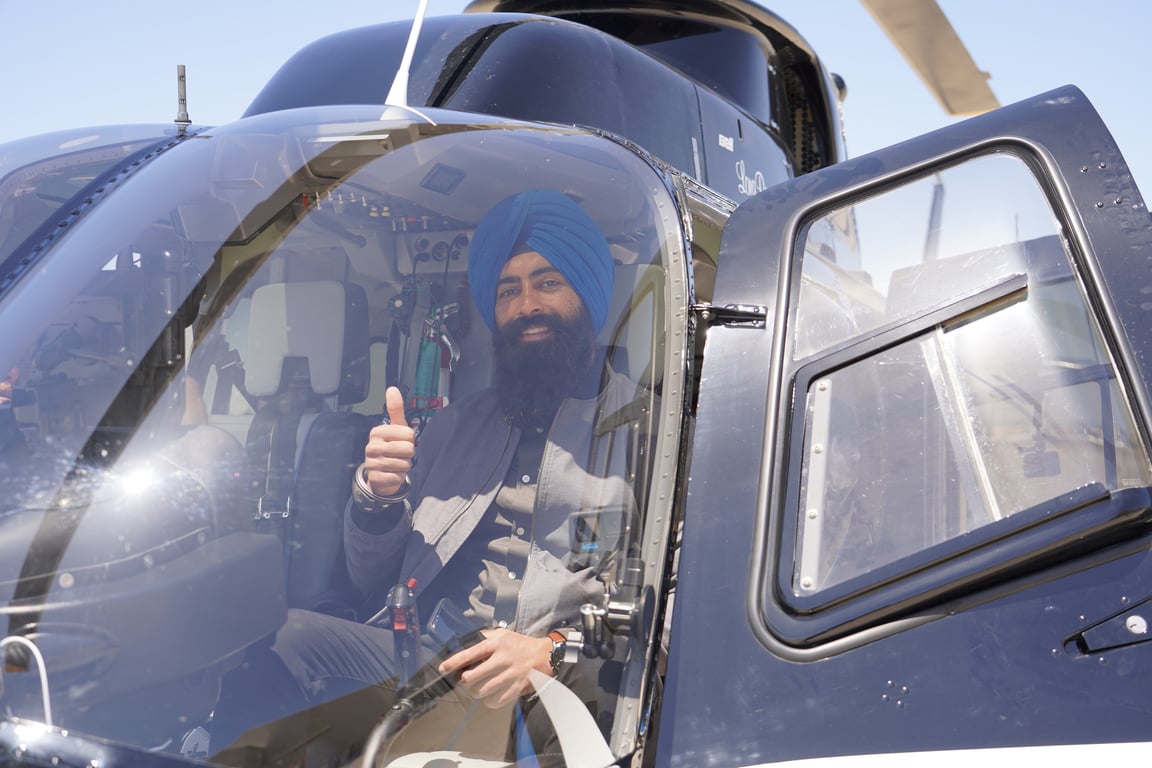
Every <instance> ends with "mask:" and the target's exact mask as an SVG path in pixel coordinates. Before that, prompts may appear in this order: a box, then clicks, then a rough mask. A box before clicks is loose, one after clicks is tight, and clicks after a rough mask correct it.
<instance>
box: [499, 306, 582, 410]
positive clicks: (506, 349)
mask: <svg viewBox="0 0 1152 768" xmlns="http://www.w3.org/2000/svg"><path fill="white" fill-rule="evenodd" d="M541 324H543V325H547V326H548V328H549V329H550V330H551V332H552V337H551V338H550V339H548V340H546V341H536V342H523V341H521V340H520V334H521V332H522V331H523V330H524V328H525V327H527V326H529V325H541ZM492 342H493V346H494V348H495V355H496V376H495V378H496V390H497V393H498V394H499V397H500V403H501V405H502V407H503V409H504V414H505V415H506V416H508V417H510V418H511V419H512V421H513V422H514V423H516V424H518V425H521V426H545V425H547V424H548V423H549V422H550V421H551V420H552V417H553V416H555V415H556V410H557V409H558V408H559V407H560V403H561V401H563V400H564V399H565V398H566V397H570V396H572V395H573V394H574V393H576V392H577V391H578V390H579V389H580V388H581V387H582V386H587V380H588V374H589V372H590V371H591V368H592V363H593V361H594V359H595V354H594V353H595V349H596V347H595V335H594V334H593V333H592V320H591V318H590V317H589V316H588V311H587V310H582V311H581V313H580V316H579V317H577V318H575V319H574V320H568V321H566V320H564V319H562V318H561V317H559V316H558V315H535V316H532V317H525V318H520V319H517V320H513V321H512V322H511V323H509V324H508V325H506V326H505V327H504V328H502V329H501V330H499V331H497V332H496V333H495V334H493V337H492Z"/></svg>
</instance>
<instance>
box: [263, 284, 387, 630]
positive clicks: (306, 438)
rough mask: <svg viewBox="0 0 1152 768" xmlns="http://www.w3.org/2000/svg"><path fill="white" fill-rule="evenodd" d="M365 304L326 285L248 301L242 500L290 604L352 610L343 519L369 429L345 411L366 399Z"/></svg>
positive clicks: (358, 294)
mask: <svg viewBox="0 0 1152 768" xmlns="http://www.w3.org/2000/svg"><path fill="white" fill-rule="evenodd" d="M367 307H368V305H367V300H366V297H365V294H364V291H363V289H362V288H360V287H359V286H357V285H351V284H345V283H341V282H338V281H334V280H316V281H310V282H295V283H272V284H268V285H264V286H261V287H260V288H257V289H256V291H255V292H254V293H253V296H252V305H251V314H250V319H249V328H248V334H249V336H248V345H247V349H248V352H247V359H246V360H245V365H244V384H245V389H246V391H247V393H248V395H249V396H250V397H251V398H253V400H255V401H256V402H257V403H258V406H257V409H256V414H255V416H254V417H253V419H252V423H251V425H250V426H249V429H248V434H247V439H246V445H245V451H246V454H247V460H248V468H249V469H248V471H249V477H248V483H249V485H248V488H249V498H250V501H251V510H252V516H253V519H254V521H255V525H256V528H257V529H258V530H267V531H269V532H274V533H276V534H278V535H279V536H280V537H281V538H282V541H283V545H284V563H285V572H286V578H287V584H286V589H287V598H288V605H289V606H290V607H298V608H306V609H309V610H320V611H324V612H327V613H334V614H340V615H347V614H348V613H349V612H350V610H351V609H350V606H351V603H350V601H349V599H348V594H349V591H348V590H347V587H346V578H347V577H346V574H345V570H344V567H343V546H342V521H343V512H344V506H345V503H346V502H347V499H348V494H349V489H350V488H351V483H352V476H353V472H354V471H355V468H356V467H357V466H358V465H359V463H360V462H361V461H362V460H363V454H364V444H365V442H366V441H367V439H368V432H369V431H370V430H371V427H372V418H371V417H370V416H368V415H366V414H363V413H354V412H352V411H351V410H349V406H350V405H351V404H353V403H358V402H361V401H363V400H364V398H365V397H366V396H367V393H368V384H369V373H370V371H369V365H370V360H369V341H368V308H367Z"/></svg>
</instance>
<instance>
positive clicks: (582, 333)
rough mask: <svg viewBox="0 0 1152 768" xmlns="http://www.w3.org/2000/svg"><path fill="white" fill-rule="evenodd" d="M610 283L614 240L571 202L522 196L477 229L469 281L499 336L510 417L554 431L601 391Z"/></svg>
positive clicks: (499, 365) (500, 377)
mask: <svg viewBox="0 0 1152 768" xmlns="http://www.w3.org/2000/svg"><path fill="white" fill-rule="evenodd" d="M612 281H613V268H612V255H611V253H610V252H609V249H608V241H607V240H606V239H605V237H604V235H603V233H601V231H600V228H599V227H597V226H596V223H595V222H594V221H592V218H591V217H590V216H589V215H588V214H587V213H586V212H585V211H584V209H583V208H581V207H580V206H579V205H577V204H576V203H575V202H573V201H572V199H571V198H569V197H568V196H566V195H563V194H560V193H559V192H553V191H551V190H546V189H533V190H529V191H527V192H521V193H520V194H518V195H513V196H512V197H508V198H505V199H504V200H502V201H500V202H499V203H497V204H496V205H495V206H494V207H493V208H492V209H491V210H490V211H489V212H488V214H487V215H485V216H484V218H483V219H482V220H481V221H480V223H479V225H477V227H476V233H475V234H474V235H473V238H472V245H471V248H470V249H469V254H468V283H469V286H470V287H471V290H472V299H473V301H474V302H475V304H476V308H477V309H478V311H479V312H480V316H481V317H483V318H484V321H485V322H486V323H487V324H488V327H489V328H491V329H492V331H493V342H494V347H495V355H496V389H497V391H498V392H499V393H500V396H501V399H502V401H503V404H504V410H505V414H506V415H507V416H509V417H511V418H513V419H514V420H516V421H517V422H519V423H522V424H533V425H535V424H538V423H539V424H543V423H547V422H548V421H550V420H551V418H552V415H553V414H554V413H555V411H556V408H557V407H558V406H559V404H560V402H561V401H562V400H563V399H564V398H565V397H568V396H570V395H573V394H575V393H576V392H578V391H579V390H580V389H581V388H584V389H587V388H589V387H594V386H596V384H597V383H598V381H589V375H588V374H589V370H590V368H591V367H593V364H594V361H595V359H596V354H595V353H596V343H595V340H596V334H598V333H599V332H600V329H601V328H603V327H604V323H605V321H606V320H607V317H608V307H609V303H610V300H611V297H612ZM593 392H594V390H593Z"/></svg>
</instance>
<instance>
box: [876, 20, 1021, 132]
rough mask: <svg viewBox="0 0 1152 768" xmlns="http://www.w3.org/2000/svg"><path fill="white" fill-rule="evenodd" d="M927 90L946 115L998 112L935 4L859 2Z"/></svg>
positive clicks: (983, 79)
mask: <svg viewBox="0 0 1152 768" xmlns="http://www.w3.org/2000/svg"><path fill="white" fill-rule="evenodd" d="M860 2H861V3H863V4H864V7H865V8H867V9H868V12H869V13H871V14H872V17H873V18H874V19H876V22H877V23H878V24H879V25H880V27H881V28H882V29H883V30H884V32H885V33H886V34H887V35H888V37H889V39H890V40H892V43H893V44H894V45H895V46H896V48H897V49H898V50H899V51H900V53H902V54H903V55H904V58H905V59H907V60H908V63H909V64H911V65H912V68H913V69H914V70H915V71H916V74H918V75H919V76H920V78H921V79H922V80H923V81H924V83H925V85H927V86H928V90H930V91H931V92H932V95H933V96H935V97H936V100H937V101H939V102H940V105H941V106H942V107H944V109H945V111H947V112H948V113H949V114H951V115H973V114H978V113H980V112H987V111H988V110H990V109H995V108H996V107H998V106H1000V102H999V101H998V100H997V99H996V95H995V94H993V93H992V89H991V88H990V87H989V85H988V78H989V77H990V75H989V74H988V73H987V72H982V71H981V70H980V69H979V68H978V67H977V66H976V62H975V61H973V59H972V56H971V55H970V54H969V53H968V49H967V48H965V47H964V43H963V42H962V41H961V40H960V36H959V35H957V34H956V30H955V29H953V28H952V24H951V23H950V22H949V21H948V18H947V17H946V16H945V15H944V11H943V10H941V8H940V6H939V5H938V4H937V3H936V2H935V0H860Z"/></svg>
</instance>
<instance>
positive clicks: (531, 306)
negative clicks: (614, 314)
mask: <svg viewBox="0 0 1152 768" xmlns="http://www.w3.org/2000/svg"><path fill="white" fill-rule="evenodd" d="M583 309H584V303H583V302H582V301H581V300H580V296H579V294H577V293H576V291H575V290H574V289H573V288H572V286H571V285H569V284H568V281H567V280H566V279H565V278H564V275H562V274H561V273H560V271H559V270H558V269H556V267H554V266H552V264H551V263H550V262H549V261H548V260H547V259H545V258H544V257H543V256H541V255H540V254H538V253H536V252H535V251H527V252H525V253H519V254H517V255H515V256H513V257H512V258H510V259H508V261H507V262H505V264H504V268H503V269H502V270H500V278H499V280H498V281H497V283H496V312H495V315H496V328H497V330H499V331H504V329H505V328H507V327H508V325H509V323H513V322H517V321H518V322H517V326H516V331H515V332H516V335H517V339H516V341H518V342H520V343H525V344H532V343H538V342H543V341H552V340H554V329H553V327H552V326H551V325H550V324H549V323H548V322H547V320H545V319H544V318H547V317H549V316H552V317H555V318H557V319H559V320H560V321H561V322H564V323H572V322H575V321H576V319H577V318H578V317H580V314H581V311H582V310H583ZM533 318H540V319H541V322H538V323H537V322H533Z"/></svg>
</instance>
